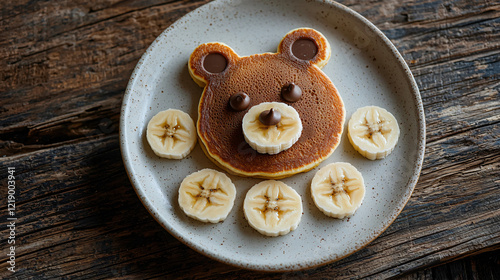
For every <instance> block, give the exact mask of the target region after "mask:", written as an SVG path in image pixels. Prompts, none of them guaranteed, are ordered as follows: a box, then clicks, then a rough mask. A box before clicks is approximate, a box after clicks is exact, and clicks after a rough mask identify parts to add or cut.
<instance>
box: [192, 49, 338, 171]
mask: <svg viewBox="0 0 500 280" xmlns="http://www.w3.org/2000/svg"><path fill="white" fill-rule="evenodd" d="M228 49H229V50H228ZM210 52H211V53H213V52H217V53H221V54H223V55H225V56H226V57H227V59H228V66H227V68H226V69H225V70H224V71H223V72H222V73H218V74H213V75H210V76H209V77H206V75H205V77H202V78H200V77H201V76H202V75H198V73H202V72H204V69H202V67H203V66H202V63H201V61H202V60H203V58H202V57H200V58H196V57H191V59H190V63H189V68H190V73H191V75H192V76H193V78H194V79H195V81H197V82H198V83H200V81H203V80H205V81H206V86H205V89H204V91H203V94H202V96H201V99H200V103H199V107H198V113H199V115H198V122H197V130H198V136H199V138H200V140H201V141H200V143H201V146H202V148H203V150H204V152H205V153H206V155H207V156H208V157H209V158H210V159H212V160H213V161H214V162H215V163H216V164H217V165H218V166H220V167H222V168H224V169H225V170H227V171H228V172H230V173H233V174H237V175H240V176H250V177H259V178H283V177H288V176H291V175H293V174H296V173H298V172H304V171H307V170H310V169H312V168H314V167H315V166H316V165H318V164H319V163H320V162H322V161H323V160H325V159H326V158H327V157H328V156H330V155H331V154H332V153H333V151H334V150H335V148H336V147H337V145H338V144H339V142H340V136H341V134H342V130H343V124H344V119H345V110H344V106H343V102H342V99H341V98H340V95H339V94H338V92H337V90H336V88H335V86H334V85H333V83H332V82H331V81H330V79H329V78H328V77H327V76H326V75H325V74H324V73H323V72H322V71H321V70H320V69H319V68H318V67H317V66H316V65H314V64H312V63H309V62H308V61H300V60H297V59H295V60H294V59H290V54H289V53H287V52H283V53H282V52H280V51H278V53H265V54H257V55H252V56H247V57H239V56H237V55H236V54H235V53H234V52H233V53H231V52H232V50H230V48H229V47H227V46H225V45H224V44H218V43H212V44H211V46H210ZM203 53H204V52H196V53H193V55H204V54H203ZM193 55H192V56H193ZM205 55H206V53H205ZM290 82H293V83H295V84H296V85H298V86H299V87H300V88H301V89H302V92H303V94H302V98H301V99H300V100H298V101H297V102H287V101H285V100H284V99H283V98H282V97H281V94H280V92H281V88H282V87H283V86H284V85H286V84H288V83H290ZM200 84H201V85H203V82H201V83H200ZM241 91H243V92H245V93H247V94H248V95H249V96H250V99H251V101H250V106H249V107H248V108H247V109H246V110H244V111H239V112H238V111H235V110H233V109H232V108H231V107H230V106H229V105H228V103H229V98H230V96H231V95H232V94H234V93H237V92H241ZM262 102H283V103H286V104H288V105H290V106H292V107H294V108H295V110H296V111H297V112H298V113H299V115H300V118H301V120H302V125H303V131H302V135H301V137H300V138H299V140H298V141H297V142H296V143H295V144H294V145H293V146H292V147H291V148H289V149H287V150H285V151H282V152H280V153H278V154H276V155H268V154H259V153H257V151H255V150H253V149H252V148H251V147H250V146H249V145H248V144H247V143H246V142H245V139H244V136H243V131H242V119H243V116H244V115H245V113H246V112H247V111H248V109H249V108H251V106H253V105H257V104H259V103H262Z"/></svg>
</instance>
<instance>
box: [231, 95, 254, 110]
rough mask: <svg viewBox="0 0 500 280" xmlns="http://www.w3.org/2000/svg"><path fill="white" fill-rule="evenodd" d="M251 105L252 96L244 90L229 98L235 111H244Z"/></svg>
mask: <svg viewBox="0 0 500 280" xmlns="http://www.w3.org/2000/svg"><path fill="white" fill-rule="evenodd" d="M249 105H250V97H249V96H248V94H246V93H244V92H238V93H235V94H233V95H231V97H230V98H229V106H231V108H233V110H235V111H243V110H245V109H246V108H248V106H249Z"/></svg>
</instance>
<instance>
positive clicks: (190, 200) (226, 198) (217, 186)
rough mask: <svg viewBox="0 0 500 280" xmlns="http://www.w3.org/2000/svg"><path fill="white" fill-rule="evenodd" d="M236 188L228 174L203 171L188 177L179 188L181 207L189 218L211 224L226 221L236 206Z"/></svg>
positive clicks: (209, 170) (207, 169) (211, 170)
mask: <svg viewBox="0 0 500 280" xmlns="http://www.w3.org/2000/svg"><path fill="white" fill-rule="evenodd" d="M235 197H236V188H235V187H234V184H233V183H232V182H231V179H229V177H227V175H226V174H224V173H222V172H219V171H216V170H213V169H209V168H206V169H202V170H200V171H197V172H194V173H192V174H190V175H188V176H187V177H186V178H184V180H182V183H181V186H180V188H179V205H180V207H181V209H182V210H183V211H184V213H186V215H187V216H189V217H191V218H193V219H196V220H199V221H202V222H210V223H218V222H221V221H223V220H225V219H226V217H227V215H228V214H229V212H230V211H231V209H232V208H233V205H234V199H235Z"/></svg>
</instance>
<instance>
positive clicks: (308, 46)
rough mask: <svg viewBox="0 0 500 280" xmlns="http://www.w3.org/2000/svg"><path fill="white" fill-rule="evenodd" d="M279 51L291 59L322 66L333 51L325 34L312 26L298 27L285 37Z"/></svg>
mask: <svg viewBox="0 0 500 280" xmlns="http://www.w3.org/2000/svg"><path fill="white" fill-rule="evenodd" d="M278 53H281V54H282V55H284V56H285V57H287V58H288V59H290V60H293V61H296V62H299V63H311V64H314V65H316V66H318V67H319V68H322V67H323V66H325V65H326V63H327V62H328V60H329V59H330V53H331V52H330V44H328V41H327V40H326V38H325V36H323V34H321V33H320V32H318V31H316V30H314V29H312V28H298V29H294V30H292V31H290V32H288V33H287V34H286V35H285V37H283V39H282V40H281V42H280V44H279V46H278Z"/></svg>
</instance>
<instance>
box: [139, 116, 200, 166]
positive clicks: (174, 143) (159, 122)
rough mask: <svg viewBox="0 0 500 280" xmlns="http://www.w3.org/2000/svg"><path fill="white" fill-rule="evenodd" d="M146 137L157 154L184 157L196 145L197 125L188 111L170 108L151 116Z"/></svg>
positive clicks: (172, 157) (176, 157)
mask: <svg viewBox="0 0 500 280" xmlns="http://www.w3.org/2000/svg"><path fill="white" fill-rule="evenodd" d="M146 138H147V140H148V143H149V145H150V146H151V149H152V150H153V152H154V153H155V154H156V155H157V156H159V157H163V158H169V159H182V158H184V157H186V156H187V155H188V154H189V153H190V152H191V151H192V150H193V148H194V146H195V145H196V138H197V134H196V127H195V126H194V121H193V119H192V118H191V117H190V116H189V115H188V114H187V113H185V112H182V111H180V110H177V109H168V110H165V111H161V112H159V113H158V114H156V115H155V116H154V117H153V118H151V120H150V121H149V123H148V127H147V130H146Z"/></svg>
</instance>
